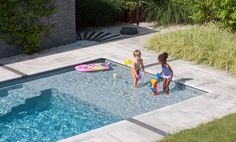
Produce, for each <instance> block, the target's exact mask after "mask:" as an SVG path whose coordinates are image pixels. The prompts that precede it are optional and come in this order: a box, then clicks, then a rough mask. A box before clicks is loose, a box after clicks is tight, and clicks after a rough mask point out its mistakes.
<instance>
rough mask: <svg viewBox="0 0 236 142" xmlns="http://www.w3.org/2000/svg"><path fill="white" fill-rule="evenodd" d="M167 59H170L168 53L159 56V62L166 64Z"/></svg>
mask: <svg viewBox="0 0 236 142" xmlns="http://www.w3.org/2000/svg"><path fill="white" fill-rule="evenodd" d="M167 58H168V53H166V52H164V53H162V54H160V55H159V56H158V60H159V61H161V62H163V63H166V61H167Z"/></svg>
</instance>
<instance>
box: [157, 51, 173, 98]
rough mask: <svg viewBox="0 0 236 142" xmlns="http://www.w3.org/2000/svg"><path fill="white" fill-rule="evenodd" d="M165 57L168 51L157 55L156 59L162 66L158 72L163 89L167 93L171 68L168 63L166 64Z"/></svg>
mask: <svg viewBox="0 0 236 142" xmlns="http://www.w3.org/2000/svg"><path fill="white" fill-rule="evenodd" d="M167 58H168V53H166V52H164V53H162V54H160V55H159V56H158V61H159V63H160V64H161V67H162V71H161V72H160V74H161V75H162V77H163V91H164V92H165V94H169V85H170V82H171V81H172V77H173V70H172V69H171V67H170V66H169V64H167Z"/></svg>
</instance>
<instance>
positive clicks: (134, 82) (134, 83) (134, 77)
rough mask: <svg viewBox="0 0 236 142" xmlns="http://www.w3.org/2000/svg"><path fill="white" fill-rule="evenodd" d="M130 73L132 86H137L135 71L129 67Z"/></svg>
mask: <svg viewBox="0 0 236 142" xmlns="http://www.w3.org/2000/svg"><path fill="white" fill-rule="evenodd" d="M131 75H132V77H133V86H134V88H137V84H138V79H137V78H136V76H135V73H134V72H133V70H132V69H131Z"/></svg>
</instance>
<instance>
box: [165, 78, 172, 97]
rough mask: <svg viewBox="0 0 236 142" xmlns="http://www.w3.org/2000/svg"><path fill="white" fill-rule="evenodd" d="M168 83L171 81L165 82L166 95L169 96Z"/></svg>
mask: <svg viewBox="0 0 236 142" xmlns="http://www.w3.org/2000/svg"><path fill="white" fill-rule="evenodd" d="M170 82H171V80H167V81H166V94H169V90H170V89H169V86H170Z"/></svg>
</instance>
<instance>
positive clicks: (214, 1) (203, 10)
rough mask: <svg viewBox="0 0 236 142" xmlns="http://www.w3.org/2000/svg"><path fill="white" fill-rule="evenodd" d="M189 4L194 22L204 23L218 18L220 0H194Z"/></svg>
mask: <svg viewBox="0 0 236 142" xmlns="http://www.w3.org/2000/svg"><path fill="white" fill-rule="evenodd" d="M188 4H189V11H191V15H190V16H189V17H190V19H191V20H192V21H193V22H194V23H201V24H202V23H207V22H209V21H215V20H217V14H218V11H219V0H192V1H189V3H188ZM190 6H191V7H190Z"/></svg>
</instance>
